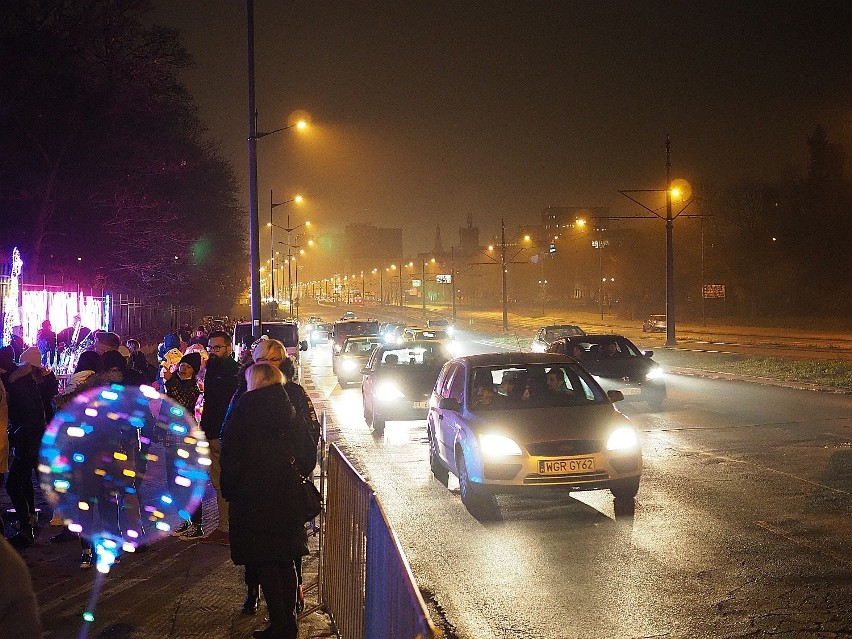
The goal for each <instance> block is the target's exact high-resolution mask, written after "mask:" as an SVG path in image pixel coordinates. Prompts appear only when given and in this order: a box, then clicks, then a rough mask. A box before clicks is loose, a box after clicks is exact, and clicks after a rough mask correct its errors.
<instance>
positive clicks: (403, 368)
mask: <svg viewBox="0 0 852 639" xmlns="http://www.w3.org/2000/svg"><path fill="white" fill-rule="evenodd" d="M448 359H449V356H448V355H447V353H446V351H445V350H444V348H443V345H442V344H441V343H440V342H436V341H431V340H430V341H422V342H406V343H405V344H385V345H383V346H381V347H380V348H377V349H376V350H375V352H374V353H373V355H372V357H370V361H369V362H368V363H367V365H366V366H365V367H364V369H363V370H362V371H361V373H362V374H363V376H364V377H363V382H362V384H361V395H362V396H363V399H364V420H365V421H366V422H367V424H369V425H370V426H372V428H373V430H374V431H376V432H382V431H383V430H384V429H385V422H387V421H394V420H409V419H426V413H427V411H428V409H429V403H428V400H429V394H430V393H431V392H432V388H433V387H434V386H435V380H436V379H437V378H438V373H439V372H440V371H441V367H442V366H443V365H444V363H445V362H446V361H447V360H448Z"/></svg>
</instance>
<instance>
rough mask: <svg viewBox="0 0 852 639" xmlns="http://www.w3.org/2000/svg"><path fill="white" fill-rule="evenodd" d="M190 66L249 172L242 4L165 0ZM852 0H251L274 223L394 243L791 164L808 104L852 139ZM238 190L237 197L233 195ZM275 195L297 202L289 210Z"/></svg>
mask: <svg viewBox="0 0 852 639" xmlns="http://www.w3.org/2000/svg"><path fill="white" fill-rule="evenodd" d="M158 5H159V8H158V9H157V10H156V11H155V12H154V14H153V15H152V16H151V18H152V21H153V22H156V23H159V24H162V25H164V26H169V27H172V28H176V29H178V30H180V31H181V32H182V33H183V35H184V43H185V45H186V47H187V48H188V49H189V51H190V53H191V54H192V55H193V57H194V59H195V62H196V68H195V69H193V70H191V71H189V72H187V73H186V74H185V76H184V79H185V82H186V84H187V86H188V87H189V89H190V91H191V92H192V94H193V95H194V96H195V98H196V100H197V102H198V105H199V108H200V115H201V118H202V120H203V121H204V122H205V123H206V124H207V126H208V127H209V128H210V130H211V133H212V135H213V137H214V139H215V140H216V141H217V142H218V143H219V144H220V146H221V149H222V151H223V153H224V154H225V156H226V157H227V158H229V159H230V160H231V161H232V163H233V165H234V167H235V170H236V173H237V175H238V176H239V178H240V179H241V180H242V181H243V183H244V184H247V183H248V168H247V148H246V137H247V134H248V115H247V109H248V107H247V103H248V101H247V72H246V67H247V64H246V10H245V3H244V2H240V1H238V0H205V1H203V2H202V1H200V0H181V1H180V2H174V1H172V0H160V1H159V2H158ZM850 33H852V2H848V1H843V0H840V1H837V2H812V1H808V2H804V1H803V2H799V3H790V2H758V1H754V0H741V1H737V2H707V1H701V2H699V1H694V2H658V1H654V2H647V1H646V2H642V1H639V2H635V1H634V2H596V1H593V2H573V1H571V2H569V1H564V2H478V1H470V2H452V1H445V2H430V1H425V2H408V1H405V2H398V1H397V2H355V1H353V2H301V1H297V2H285V1H282V0H255V55H256V99H257V108H258V111H259V126H258V128H259V130H260V131H269V130H271V129H275V128H278V127H281V126H285V125H286V124H287V120H288V117H290V116H291V114H292V113H293V112H295V111H298V110H305V111H307V112H308V113H309V114H310V115H311V118H312V124H313V125H312V127H311V129H310V132H309V133H307V134H301V133H296V132H294V131H285V132H282V133H278V134H275V135H274V136H270V137H266V138H263V139H261V140H259V141H258V171H259V188H258V190H259V202H260V209H259V210H260V215H261V222H262V223H264V222H265V220H267V219H268V215H269V191H270V189H273V190H274V193H275V199H276V200H277V201H280V200H282V199H287V198H289V197H292V195H293V194H295V193H302V194H304V195H305V196H306V197H307V198H308V199H307V201H306V203H305V204H304V205H303V207H302V208H300V209H294V208H290V207H291V206H293V205H288V207H284V208H277V209H276V211H275V216H276V223H278V224H283V223H284V222H286V214H287V212H291V213H293V214H294V216H296V217H294V220H293V221H294V222H296V221H301V220H302V219H305V218H307V219H310V220H312V221H316V222H317V224H318V225H320V227H321V228H323V229H329V230H337V229H340V228H342V227H343V226H344V225H345V224H346V223H348V222H350V221H355V220H361V221H367V222H373V223H375V224H378V225H385V226H401V227H402V228H403V229H404V231H403V237H404V242H405V249H406V251H407V252H417V251H425V250H428V249H430V248H431V247H432V244H433V241H434V236H435V225H436V224H438V223H440V224H441V225H442V235H443V239H444V245H445V246H446V245H447V244H448V242H449V241H452V242H453V243H457V242H458V235H457V231H456V229H457V228H458V227H459V226H463V225H464V224H465V221H466V219H467V216H468V215H472V217H473V220H474V223H475V224H477V225H478V226H480V227H481V228H482V229H483V240H484V239H485V238H486V237H487V236H488V235H490V234H492V233H495V232H497V229H498V227H499V220H500V217H501V216H505V217H506V220H507V223H508V224H521V223H528V222H535V221H537V220H538V219H539V214H540V212H541V210H542V209H544V208H545V207H547V206H609V207H611V209H612V212H613V213H623V212H630V213H636V212H637V209H636V207H635V205H631V203H630V202H629V201H627V200H626V199H625V198H623V197H621V196H619V195H618V194H617V191H618V190H619V189H639V188H661V187H662V186H664V176H665V152H664V141H665V136H666V134H667V133H668V134H670V136H671V138H672V161H673V177H682V178H685V179H687V180H689V181H691V182H693V183H701V182H704V183H711V184H714V185H716V186H717V187H719V188H724V187H725V186H727V185H729V184H732V183H735V182H737V181H738V180H740V179H742V178H745V177H757V178H774V177H781V176H783V175H785V174H787V173H789V172H797V173H801V172H803V171H804V169H805V166H806V163H807V146H806V137H807V135H808V134H810V133H811V132H812V131H813V129H814V127H815V126H816V125H817V123H821V124H823V126H825V127H826V129H827V130H828V134H829V138H830V139H831V140H833V141H835V142H840V143H842V144H843V145H844V147H845V148H846V150H847V155H848V154H849V151H850V149H852V55H850V52H852V47H850V43H849V40H850V38H849V34H850ZM245 202H246V207H247V206H248V195H247V189H246V195H245ZM285 209H289V210H285Z"/></svg>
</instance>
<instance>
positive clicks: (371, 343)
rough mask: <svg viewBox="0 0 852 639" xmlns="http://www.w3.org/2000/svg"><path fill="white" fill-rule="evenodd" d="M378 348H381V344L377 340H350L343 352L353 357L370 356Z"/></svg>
mask: <svg viewBox="0 0 852 639" xmlns="http://www.w3.org/2000/svg"><path fill="white" fill-rule="evenodd" d="M376 346H379V342H377V341H376V340H372V339H362V338H356V339H348V340H346V347H345V348H344V350H343V352H344V353H351V354H353V355H369V354H370V353H372V352H373V349H374V348H376Z"/></svg>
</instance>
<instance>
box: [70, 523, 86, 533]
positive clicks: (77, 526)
mask: <svg viewBox="0 0 852 639" xmlns="http://www.w3.org/2000/svg"><path fill="white" fill-rule="evenodd" d="M68 530H70V531H71V532H73V533H81V532H83V527H82V526H81V525H80V524H68Z"/></svg>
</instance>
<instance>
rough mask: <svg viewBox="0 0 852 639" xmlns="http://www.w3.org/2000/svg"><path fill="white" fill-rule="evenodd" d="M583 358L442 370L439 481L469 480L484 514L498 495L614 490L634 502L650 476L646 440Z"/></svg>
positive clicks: (478, 362) (497, 360)
mask: <svg viewBox="0 0 852 639" xmlns="http://www.w3.org/2000/svg"><path fill="white" fill-rule="evenodd" d="M620 399H623V395H622V394H621V392H620V391H611V392H610V393H605V392H604V390H603V389H602V388H601V387H600V385H598V383H597V382H595V380H594V379H593V378H592V376H591V375H589V373H587V372H586V371H585V370H584V369H583V368H582V367H581V366H580V365H579V364H578V363H577V362H576V361H575V360H573V359H572V358H569V357H565V356H564V355H554V354H550V353H543V354H537V353H489V354H485V355H470V356H467V357H459V358H456V359H453V360H451V361H449V362H447V363H446V364H445V365H444V367H443V368H442V369H441V373H440V375H439V376H438V379H437V382H436V384H435V389H434V390H433V392H432V396H431V398H430V400H429V414H428V417H427V424H426V429H427V435H428V439H429V463H430V466H431V469H432V473H433V474H434V476H435V477H436V478H437V479H438V480H439V481H440V482H441V483H443V484H444V485H447V483H448V479H449V474H450V473H453V474H454V475H456V476H457V477H458V479H459V488H460V492H461V499H462V502H463V503H464V505H465V506H466V507H467V508H468V510H470V511H472V512H476V511H478V510H479V509H481V508H483V507H486V506H489V505H490V503H491V495H493V494H496V493H501V492H516V491H525V490H536V489H539V488H540V487H542V486H547V487H553V486H557V487H563V488H565V489H567V490H569V491H571V490H597V489H609V490H610V491H611V492H612V494H613V495H614V496H615V498H616V500H617V501H627V500H632V499H633V497H635V496H636V493H637V492H638V490H639V479H640V477H641V475H642V450H641V448H640V445H639V436H638V434H637V432H636V430H635V429H634V428H633V426H632V425H631V423H630V420H629V419H628V418H627V417H625V416H624V415H622V414H621V413H620V412H618V411H617V410H616V409H615V407H614V406H613V402H614V401H618V400H620Z"/></svg>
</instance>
